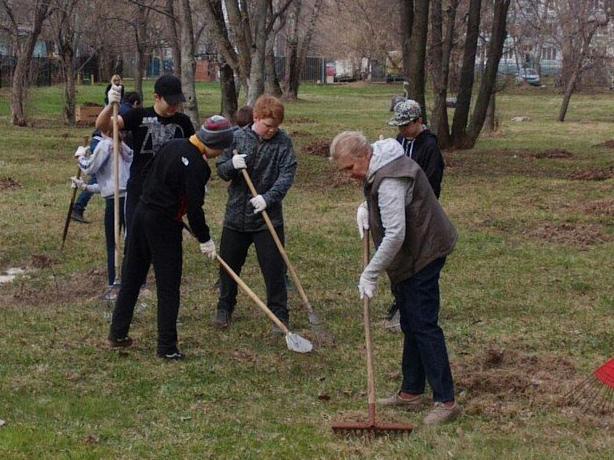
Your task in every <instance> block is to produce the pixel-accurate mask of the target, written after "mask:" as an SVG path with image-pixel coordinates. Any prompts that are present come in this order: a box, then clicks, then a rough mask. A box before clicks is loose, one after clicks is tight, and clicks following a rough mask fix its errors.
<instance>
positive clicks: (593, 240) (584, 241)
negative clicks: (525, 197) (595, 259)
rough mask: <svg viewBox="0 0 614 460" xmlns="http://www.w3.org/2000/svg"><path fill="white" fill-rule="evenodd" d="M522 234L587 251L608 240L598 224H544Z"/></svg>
mask: <svg viewBox="0 0 614 460" xmlns="http://www.w3.org/2000/svg"><path fill="white" fill-rule="evenodd" d="M524 234H525V235H526V236H528V237H530V238H534V239H538V240H545V241H547V242H549V243H553V244H561V245H567V246H575V247H579V248H580V249H588V248H589V247H591V246H594V245H596V244H600V243H604V242H606V241H609V240H610V238H609V236H608V235H607V234H606V233H604V232H603V229H602V226H601V225H598V224H569V223H562V224H545V225H542V226H539V227H537V228H535V229H533V230H529V231H527V232H524Z"/></svg>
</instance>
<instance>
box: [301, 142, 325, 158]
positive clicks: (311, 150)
mask: <svg viewBox="0 0 614 460" xmlns="http://www.w3.org/2000/svg"><path fill="white" fill-rule="evenodd" d="M303 153H306V154H307V155H315V156H318V157H328V155H329V153H330V142H329V141H327V140H325V139H317V140H315V141H313V142H311V143H310V144H307V145H306V146H305V147H303Z"/></svg>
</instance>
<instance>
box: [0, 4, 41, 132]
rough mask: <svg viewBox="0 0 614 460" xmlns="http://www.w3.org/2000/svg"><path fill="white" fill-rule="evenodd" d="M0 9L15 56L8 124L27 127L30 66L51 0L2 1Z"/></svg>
mask: <svg viewBox="0 0 614 460" xmlns="http://www.w3.org/2000/svg"><path fill="white" fill-rule="evenodd" d="M0 7H1V8H2V10H3V12H4V14H5V16H6V23H5V24H4V25H3V28H4V29H5V30H6V31H8V32H9V33H10V36H11V39H12V40H13V45H14V49H15V54H16V57H17V64H16V66H15V71H14V73H13V85H12V88H11V123H12V124H13V125H16V126H26V124H27V120H26V113H25V112H26V111H25V104H26V99H27V93H28V81H29V76H30V63H31V61H32V55H33V54H34V47H35V46H36V42H37V40H38V37H39V35H40V33H41V30H42V28H43V23H44V22H45V20H46V19H47V18H48V16H49V14H50V11H51V10H50V0H34V1H28V2H26V1H10V0H1V1H0ZM3 22H4V21H3Z"/></svg>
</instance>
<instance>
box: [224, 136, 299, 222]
mask: <svg viewBox="0 0 614 460" xmlns="http://www.w3.org/2000/svg"><path fill="white" fill-rule="evenodd" d="M235 149H236V150H237V151H238V152H239V153H240V154H246V155H247V156H246V157H245V161H246V163H247V172H248V173H249V175H250V177H251V179H252V182H253V183H254V187H256V191H257V192H258V193H259V194H260V195H262V197H263V198H264V200H265V201H266V204H267V207H266V211H267V213H268V215H269V217H270V218H271V221H272V222H273V225H274V226H275V227H280V226H282V225H283V223H284V220H283V212H282V204H281V202H282V200H283V199H284V197H285V196H286V193H288V190H289V189H290V187H291V186H292V183H293V182H294V175H295V173H296V167H297V163H296V156H295V155H294V148H293V146H292V140H291V139H290V137H289V136H288V135H287V134H286V133H285V131H283V130H281V129H280V130H279V131H278V132H277V134H275V136H274V137H273V138H271V139H269V140H263V139H261V138H260V137H259V136H258V135H257V134H256V133H255V132H254V131H253V130H252V127H251V125H248V126H246V127H244V128H241V129H237V130H236V131H235V133H234V140H233V143H232V145H231V146H230V148H228V149H226V150H225V151H224V153H223V154H222V155H221V156H220V158H219V159H218V160H217V163H216V166H217V172H218V175H219V176H220V177H221V178H222V179H223V180H225V181H230V185H229V186H228V203H227V204H226V215H225V217H224V227H227V228H230V229H231V230H235V231H239V232H258V231H262V230H266V223H265V222H264V219H263V218H262V215H261V214H254V207H253V206H252V205H251V203H250V202H249V200H250V199H251V198H252V194H251V193H250V191H249V188H248V187H247V184H246V183H245V181H244V180H243V175H242V173H241V171H240V170H236V169H234V167H233V166H232V152H233V150H235Z"/></svg>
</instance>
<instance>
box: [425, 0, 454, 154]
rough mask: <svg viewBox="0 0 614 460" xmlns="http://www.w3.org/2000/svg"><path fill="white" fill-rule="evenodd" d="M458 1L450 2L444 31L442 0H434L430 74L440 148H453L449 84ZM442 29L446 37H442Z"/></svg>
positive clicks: (443, 35)
mask: <svg viewBox="0 0 614 460" xmlns="http://www.w3.org/2000/svg"><path fill="white" fill-rule="evenodd" d="M458 2H459V0H451V1H450V2H449V5H448V9H447V11H446V18H445V29H444V21H443V11H442V0H434V1H433V2H432V8H431V53H430V54H431V72H432V74H431V75H432V77H431V78H432V82H433V93H434V95H435V102H434V107H433V114H432V116H431V127H432V130H433V132H434V133H435V134H436V135H437V137H438V143H439V147H440V148H447V147H448V146H449V145H450V144H451V137H450V126H449V122H448V105H447V98H448V80H449V76H450V56H451V53H452V46H453V40H454V23H455V21H456V11H457V9H458ZM442 29H443V33H442Z"/></svg>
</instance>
